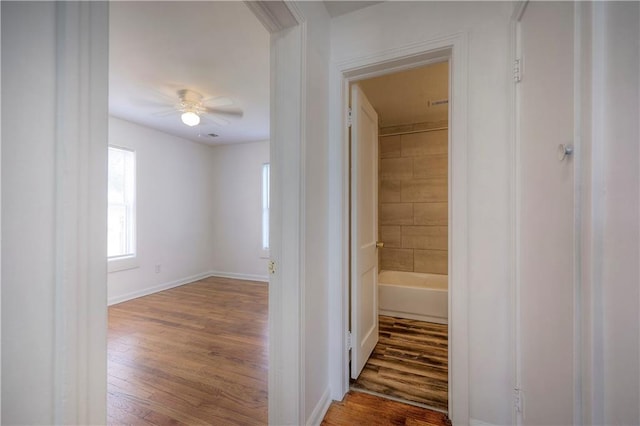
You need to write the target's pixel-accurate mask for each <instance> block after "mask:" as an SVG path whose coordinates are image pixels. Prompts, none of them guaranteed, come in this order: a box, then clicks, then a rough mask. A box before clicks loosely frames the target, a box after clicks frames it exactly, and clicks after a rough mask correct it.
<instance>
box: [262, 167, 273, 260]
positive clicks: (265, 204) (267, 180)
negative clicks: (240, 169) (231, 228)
mask: <svg viewBox="0 0 640 426" xmlns="http://www.w3.org/2000/svg"><path fill="white" fill-rule="evenodd" d="M261 172H262V173H261V175H262V226H261V231H262V232H261V234H260V250H261V256H260V257H262V258H268V257H269V238H270V237H269V232H270V229H269V209H270V207H271V187H270V185H271V165H270V163H263V164H262V169H261Z"/></svg>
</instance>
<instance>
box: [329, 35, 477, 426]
mask: <svg viewBox="0 0 640 426" xmlns="http://www.w3.org/2000/svg"><path fill="white" fill-rule="evenodd" d="M467 38H468V37H467V34H466V33H457V34H453V35H451V36H447V37H441V38H437V39H433V40H429V41H426V42H421V43H412V44H409V45H406V46H404V47H400V48H396V49H391V50H384V51H381V52H378V53H375V54H371V55H367V56H360V57H354V58H348V59H346V60H344V61H341V62H339V63H336V64H333V65H332V69H331V108H330V114H331V115H330V132H331V133H330V135H331V140H330V146H329V154H330V159H329V161H330V170H331V173H330V176H332V178H331V181H330V188H329V206H330V207H331V210H330V217H329V221H330V229H331V230H332V232H331V234H330V235H329V238H330V240H329V246H330V247H329V260H330V277H329V285H330V287H329V300H330V303H332V305H331V306H330V315H329V317H330V318H332V320H331V323H330V327H331V329H330V330H329V333H330V334H329V335H330V341H331V342H330V351H331V352H330V354H329V366H330V368H331V371H330V374H331V377H330V386H331V389H332V392H333V394H332V398H333V399H336V400H340V399H342V397H343V396H344V394H345V393H346V392H347V391H348V389H349V383H348V371H349V370H348V362H349V356H348V350H347V349H346V333H347V331H348V318H349V311H348V303H347V301H348V297H349V296H348V288H349V281H348V276H349V274H348V268H349V261H348V255H349V245H348V234H349V208H348V188H349V185H348V182H349V164H348V160H347V159H348V144H347V142H346V141H348V135H347V129H346V125H345V120H346V118H345V117H346V114H347V108H348V105H347V98H346V94H347V93H348V92H347V91H346V89H347V88H348V84H349V82H351V81H355V80H357V79H359V78H363V76H372V75H379V74H380V73H384V72H387V71H388V70H392V71H398V70H401V69H407V68H411V67H415V66H419V65H423V64H425V63H431V62H433V61H436V60H442V59H443V58H447V57H448V58H450V64H451V67H450V69H451V71H450V72H451V87H450V90H451V94H450V99H451V102H450V103H449V109H450V118H451V120H450V121H451V126H450V128H449V135H450V140H449V152H450V156H449V158H450V164H449V167H450V176H451V178H450V179H449V182H450V188H449V197H450V200H451V202H450V204H449V205H450V206H451V207H450V211H449V223H450V227H449V229H450V234H449V246H450V247H451V250H450V251H449V279H450V288H451V292H450V293H449V294H450V296H449V304H450V306H449V308H450V309H449V312H451V316H450V322H449V336H450V337H449V339H450V351H449V362H450V364H449V365H451V368H450V369H449V383H450V386H449V404H450V405H449V413H450V418H451V419H452V421H453V422H454V424H468V420H469V337H468V291H467V275H468V264H467V252H468V240H467V238H468V237H467V227H468V218H467V172H468V171H467V131H468V130H467V126H468V123H467V103H468V94H467V76H468V66H467V44H468V42H467ZM453 141H455V142H453ZM454 401H455V402H454Z"/></svg>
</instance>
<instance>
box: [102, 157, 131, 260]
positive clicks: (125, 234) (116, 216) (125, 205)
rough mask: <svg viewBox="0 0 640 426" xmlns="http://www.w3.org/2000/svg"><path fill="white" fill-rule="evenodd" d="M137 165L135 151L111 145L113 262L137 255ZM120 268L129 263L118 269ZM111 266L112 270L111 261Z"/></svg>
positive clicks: (109, 244)
mask: <svg viewBox="0 0 640 426" xmlns="http://www.w3.org/2000/svg"><path fill="white" fill-rule="evenodd" d="M135 166H136V154H135V152H134V151H131V150H128V149H124V148H116V147H112V146H110V147H109V169H108V182H109V184H108V211H107V256H108V258H109V261H110V263H111V261H114V260H129V259H132V258H135V255H136V232H135V230H136V184H135V178H136V176H135V173H136V171H135ZM129 267H132V266H129ZM119 269H128V267H122V268H117V269H116V270H119ZM109 270H110V271H112V270H113V268H112V267H111V265H110V268H109Z"/></svg>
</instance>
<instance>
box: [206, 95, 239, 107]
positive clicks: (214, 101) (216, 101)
mask: <svg viewBox="0 0 640 426" xmlns="http://www.w3.org/2000/svg"><path fill="white" fill-rule="evenodd" d="M202 104H203V105H206V106H208V107H212V108H215V107H222V106H229V105H233V100H231V99H230V98H227V97H226V96H214V97H213V98H209V99H204V100H203V101H202Z"/></svg>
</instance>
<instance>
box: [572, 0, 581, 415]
mask: <svg viewBox="0 0 640 426" xmlns="http://www.w3.org/2000/svg"><path fill="white" fill-rule="evenodd" d="M583 14H584V9H583V5H582V4H581V3H574V4H573V114H574V116H573V145H574V154H573V155H574V160H573V185H574V189H573V195H574V199H573V219H574V223H573V260H574V262H573V306H574V310H573V423H574V424H576V425H581V424H583V423H584V422H583V411H582V388H583V378H582V366H583V356H582V345H583V338H582V327H583V326H582V321H583V319H582V318H583V306H582V305H583V304H582V293H583V287H582V222H583V213H582V197H583V189H582V181H583V175H584V170H583V169H584V167H583V158H584V143H583V140H582V124H583V120H582V114H583V105H582V100H583V96H582V79H583V72H582V60H583V55H582V46H583V43H584V40H582V20H583Z"/></svg>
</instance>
